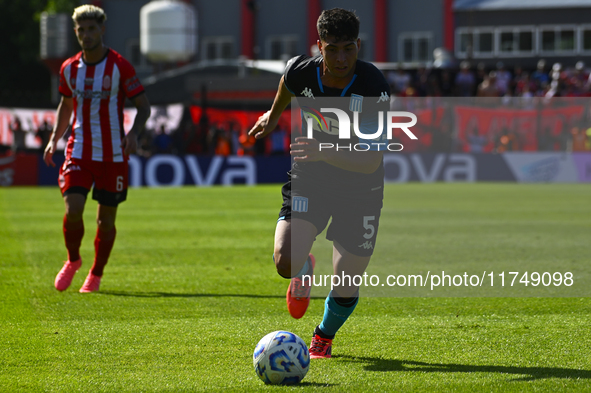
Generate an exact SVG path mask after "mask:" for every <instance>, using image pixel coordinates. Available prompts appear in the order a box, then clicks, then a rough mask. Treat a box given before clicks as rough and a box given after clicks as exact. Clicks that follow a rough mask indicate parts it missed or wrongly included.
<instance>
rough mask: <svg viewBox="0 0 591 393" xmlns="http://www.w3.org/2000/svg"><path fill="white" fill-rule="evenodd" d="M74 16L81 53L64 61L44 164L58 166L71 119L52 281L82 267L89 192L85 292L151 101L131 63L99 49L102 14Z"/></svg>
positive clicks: (104, 257)
mask: <svg viewBox="0 0 591 393" xmlns="http://www.w3.org/2000/svg"><path fill="white" fill-rule="evenodd" d="M72 19H73V20H74V30H75V33H76V38H77V39H78V43H79V44H80V46H81V47H82V51H81V52H79V53H78V54H77V55H75V56H73V57H71V58H69V59H68V60H66V61H65V62H64V63H63V64H62V67H61V70H60V85H59V91H60V93H61V95H62V98H61V102H60V104H59V106H58V109H57V119H56V123H55V126H54V129H53V132H52V135H51V138H50V140H49V143H48V144H47V147H46V148H45V152H44V154H43V160H44V161H45V163H46V164H47V165H51V166H55V163H54V161H53V158H52V157H53V153H54V152H55V150H56V145H57V142H58V140H59V139H60V138H61V137H62V136H63V135H64V133H65V132H66V130H67V129H68V127H69V126H70V118H72V115H73V122H72V124H71V127H72V133H71V135H70V138H69V139H68V143H67V147H66V151H65V156H66V159H65V161H64V164H63V166H62V167H61V168H60V171H59V186H60V189H61V192H62V196H63V199H64V203H65V208H66V214H65V216H64V220H63V232H64V238H65V243H66V249H67V252H68V260H67V261H66V262H65V263H64V266H63V267H62V269H61V270H60V272H59V273H58V275H57V277H56V278H55V287H56V289H57V290H59V291H64V290H66V289H67V288H68V287H69V286H70V284H71V283H72V279H73V278H74V274H75V273H76V272H77V271H78V269H80V266H81V265H82V259H81V258H80V243H81V242H82V237H83V236H84V222H83V220H82V215H83V212H84V206H85V204H86V197H87V195H88V192H89V191H90V189H91V188H93V191H92V198H93V199H94V200H96V201H97V202H98V211H97V224H98V227H97V232H96V237H95V240H94V248H95V255H94V264H93V265H92V267H91V269H90V271H89V273H88V276H87V277H86V280H85V281H84V284H83V285H82V288H80V292H82V293H84V292H96V291H98V290H99V286H100V281H101V278H102V276H103V269H104V268H105V265H106V264H107V261H108V259H109V255H110V253H111V249H112V248H113V243H114V242H115V235H116V229H115V217H116V214H117V206H118V205H119V203H121V202H123V201H125V200H126V198H127V183H128V178H127V177H128V164H127V160H128V157H129V154H131V153H134V152H135V150H136V147H137V136H138V134H139V133H140V131H141V130H142V129H143V128H144V125H145V124H146V121H147V120H148V118H149V117H150V103H149V102H148V99H147V97H146V94H145V93H144V88H143V86H142V85H141V83H140V82H139V80H138V78H137V76H136V74H135V70H134V68H133V66H132V65H131V64H130V63H129V62H128V61H127V60H125V59H124V58H123V57H122V56H121V55H120V54H118V53H117V52H115V51H114V50H112V49H110V48H108V47H106V46H105V45H104V44H103V35H104V33H105V24H104V22H105V20H106V19H107V16H106V14H105V12H104V11H103V10H102V9H101V8H99V7H96V6H93V5H83V6H80V7H77V8H76V9H75V10H74V14H73V15H72ZM126 98H127V99H129V100H131V102H132V103H133V104H134V105H135V107H136V108H137V115H136V117H135V119H134V122H133V126H132V128H131V130H130V132H129V133H127V134H125V131H124V129H123V105H124V103H125V99H126Z"/></svg>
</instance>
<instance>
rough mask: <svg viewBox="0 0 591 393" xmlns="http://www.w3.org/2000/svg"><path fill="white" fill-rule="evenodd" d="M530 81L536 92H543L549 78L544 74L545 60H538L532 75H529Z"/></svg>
mask: <svg viewBox="0 0 591 393" xmlns="http://www.w3.org/2000/svg"><path fill="white" fill-rule="evenodd" d="M531 78H532V81H533V82H534V84H535V86H536V90H544V89H545V88H546V86H547V85H548V84H549V83H550V78H549V77H548V73H547V72H546V60H544V59H540V60H539V61H538V65H537V68H536V70H535V71H534V73H533V74H532V75H531Z"/></svg>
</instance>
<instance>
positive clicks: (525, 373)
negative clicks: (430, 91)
mask: <svg viewBox="0 0 591 393" xmlns="http://www.w3.org/2000/svg"><path fill="white" fill-rule="evenodd" d="M333 358H335V359H342V360H344V361H347V362H355V363H362V364H364V369H365V370H366V371H382V372H384V371H406V372H409V371H418V372H421V373H428V372H433V373H435V372H438V373H441V372H443V373H499V374H509V375H515V376H520V377H517V378H514V379H512V380H511V381H535V380H539V379H547V378H565V379H591V370H578V369H572V368H560V367H513V366H492V365H483V366H479V365H468V364H455V363H426V362H416V361H412V360H397V359H382V358H372V357H356V356H349V355H334V356H333Z"/></svg>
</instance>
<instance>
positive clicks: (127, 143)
mask: <svg viewBox="0 0 591 393" xmlns="http://www.w3.org/2000/svg"><path fill="white" fill-rule="evenodd" d="M121 148H122V149H123V154H125V155H126V156H128V155H130V154H133V153H135V152H136V151H137V136H136V134H135V132H133V131H130V132H128V133H127V134H126V135H125V137H124V138H123V140H122V141H121Z"/></svg>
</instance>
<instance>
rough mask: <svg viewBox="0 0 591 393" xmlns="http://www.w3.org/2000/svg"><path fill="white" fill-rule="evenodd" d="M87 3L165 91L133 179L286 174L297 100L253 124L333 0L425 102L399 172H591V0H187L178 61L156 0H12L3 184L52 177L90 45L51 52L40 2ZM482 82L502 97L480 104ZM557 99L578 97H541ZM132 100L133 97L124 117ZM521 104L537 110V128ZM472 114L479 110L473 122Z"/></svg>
mask: <svg viewBox="0 0 591 393" xmlns="http://www.w3.org/2000/svg"><path fill="white" fill-rule="evenodd" d="M83 3H92V4H96V5H99V6H101V7H103V8H104V9H105V11H106V13H107V15H108V21H107V32H106V34H105V39H104V40H105V43H106V44H107V45H108V46H110V47H112V48H113V49H115V50H116V51H118V52H119V53H121V54H123V55H124V56H125V57H126V58H128V59H129V60H130V61H131V62H132V64H133V65H134V66H135V68H136V70H137V72H138V75H139V76H140V78H141V80H142V82H143V83H144V86H145V87H146V90H147V93H148V97H149V99H150V101H151V103H152V104H153V105H154V108H153V111H152V118H151V119H150V121H149V123H148V127H147V130H146V132H145V133H144V135H143V136H142V138H141V140H140V145H141V148H140V151H139V152H138V155H137V156H136V157H133V158H132V165H131V168H130V170H131V184H132V185H134V186H141V185H148V186H167V185H182V184H196V185H210V184H233V183H247V184H258V183H277V182H282V181H283V180H284V174H285V172H286V171H287V169H288V168H289V165H290V160H289V155H288V145H289V140H290V134H291V128H293V127H292V125H291V124H290V122H289V115H288V114H287V113H286V114H285V117H284V119H283V120H282V122H281V123H280V125H279V129H278V130H277V131H276V132H275V133H274V134H273V136H272V137H271V138H267V139H265V140H261V141H254V140H253V139H252V138H248V137H247V136H246V135H245V134H246V131H247V130H248V129H249V127H250V126H251V125H252V124H253V123H254V121H255V119H256V118H257V117H258V116H259V115H260V114H261V113H262V111H264V110H266V109H267V108H268V107H269V106H270V104H271V102H272V99H273V96H274V93H275V89H276V86H277V84H278V81H279V78H280V76H281V72H282V69H283V67H284V64H285V61H286V60H287V59H289V58H290V57H291V56H294V55H296V54H299V53H308V54H310V53H311V51H312V49H313V46H314V43H315V41H316V39H317V37H316V36H317V34H316V30H315V21H316V18H317V15H318V13H319V12H320V10H321V9H324V8H332V7H336V6H339V7H343V8H349V9H355V10H356V12H357V14H358V15H359V16H360V18H361V21H362V23H361V26H362V28H361V32H360V37H361V39H362V47H361V52H360V57H361V58H362V59H364V60H368V61H372V62H374V63H376V64H377V65H378V67H379V68H380V69H381V70H382V71H383V72H384V74H385V75H386V77H387V79H388V81H389V82H390V83H391V86H392V92H393V94H392V98H393V105H394V103H395V102H396V99H397V98H400V99H402V103H403V105H406V106H407V107H409V106H411V107H413V108H418V109H417V111H418V112H417V114H418V115H419V117H420V118H422V119H423V120H422V121H421V122H420V124H419V125H424V124H426V125H427V126H428V127H426V128H425V127H423V129H417V130H416V131H417V133H418V134H419V135H420V137H419V141H418V142H416V143H408V144H405V149H404V151H403V153H401V154H400V153H398V154H390V155H387V156H386V179H387V180H388V181H394V182H405V181H423V182H425V181H518V182H538V181H543V182H589V181H590V180H591V158H589V151H590V150H591V144H590V140H591V116H590V113H591V112H590V110H589V102H590V100H589V98H588V97H589V96H590V95H591V82H590V80H589V68H588V66H587V64H589V65H591V25H589V24H588V23H587V22H588V20H589V19H588V15H590V13H591V5H589V3H588V2H586V1H584V0H571V1H569V2H568V3H564V2H562V1H558V0H556V1H545V2H543V3H540V2H537V1H533V0H527V1H520V2H518V3H516V2H510V1H503V0H479V1H467V0H456V1H452V0H420V1H418V2H417V1H413V2H412V3H411V2H409V1H400V0H398V1H394V0H373V1H366V2H361V3H360V2H354V1H349V0H344V1H336V0H305V1H304V0H301V1H295V2H294V1H292V2H289V1H272V0H257V1H252V0H224V1H217V2H210V1H204V0H200V1H199V0H195V1H190V0H187V1H185V3H187V4H188V5H190V6H191V7H193V9H194V11H195V13H196V21H197V31H196V37H195V38H196V40H195V42H196V44H195V54H194V55H192V56H191V58H190V59H189V60H187V61H181V62H179V61H176V62H162V61H151V60H150V59H148V58H147V57H146V56H144V55H143V54H142V53H141V51H140V18H139V14H140V9H141V7H142V6H144V5H146V4H147V3H149V1H146V0H126V1H115V0H102V1H91V2H83V1H82V2H80V1H76V0H52V1H41V0H39V1H12V2H9V1H1V2H0V5H1V7H2V9H3V10H4V11H6V12H3V13H2V14H3V16H2V23H1V25H2V29H4V31H5V32H6V34H4V36H5V37H9V38H7V39H6V40H5V41H4V42H3V45H2V46H1V49H0V51H2V53H1V54H0V55H1V57H2V58H3V59H5V60H4V62H3V70H5V71H4V72H3V73H2V75H1V76H0V83H1V85H0V184H1V185H3V186H9V185H53V184H55V179H56V176H57V172H56V170H55V169H53V168H51V169H50V168H46V167H45V166H44V165H43V163H42V160H41V159H40V157H41V152H42V149H43V147H44V146H45V143H46V141H47V138H48V137H49V133H50V129H51V126H52V125H53V121H54V118H55V107H56V104H57V100H58V97H57V92H56V91H55V87H54V86H55V78H56V76H55V72H56V67H57V66H58V65H59V64H60V63H61V61H63V60H64V58H65V57H68V56H70V55H72V54H74V53H75V52H76V51H77V50H78V46H77V43H76V42H75V38H74V35H73V34H71V31H70V30H68V33H69V35H68V37H69V38H68V40H67V42H66V45H65V50H64V52H63V56H62V58H44V59H42V58H41V57H42V56H41V51H40V48H41V47H42V46H43V40H44V38H43V35H42V34H41V30H40V26H41V23H40V22H41V19H42V17H41V15H42V14H41V13H42V12H48V13H49V14H54V13H60V12H63V13H65V14H66V16H67V18H66V21H68V23H69V15H70V13H71V9H72V8H73V7H74V6H76V5H78V4H83ZM17 8H18V10H19V12H18V13H16V12H11V11H15V10H16V9H17ZM228 10H232V11H231V12H229V11H228ZM277 14H285V15H289V16H290V17H289V18H276V17H274V16H275V15H277ZM8 15H15V16H13V17H8ZM16 15H18V16H16ZM69 27H71V26H68V29H69ZM6 59H10V60H9V61H8V60H6ZM452 97H464V98H467V97H476V100H474V101H470V102H468V103H467V104H465V105H463V106H462V107H461V108H460V109H459V112H458V109H457V108H456V109H455V111H453V113H452V116H453V119H452V120H451V121H450V122H449V126H448V127H445V126H444V124H443V122H442V121H441V119H442V118H445V117H446V112H445V110H444V109H443V108H444V106H445V105H444V104H445V103H446V102H450V100H451V101H452V102H453V100H454V98H452ZM478 97H497V101H496V103H495V104H494V105H493V108H490V107H486V108H483V106H482V104H480V103H482V102H483V101H482V100H479V98H478ZM549 98H552V100H565V101H559V102H561V105H558V106H559V107H560V109H556V111H555V112H553V113H549V112H548V111H545V112H544V108H545V107H544V102H545V101H544V100H545V99H549ZM398 103H400V100H399V101H398ZM485 106H486V105H485ZM491 111H492V112H491ZM448 112H449V111H448ZM133 115H134V113H133V110H132V109H131V108H130V109H128V110H126V125H127V126H129V125H130V122H131V119H132V118H133ZM523 118H529V119H530V121H529V122H530V123H533V125H532V124H529V125H526V126H525V127H524V126H523V124H524V121H523ZM495 119H496V120H495ZM498 119H501V120H498ZM495 121H498V123H499V124H496V123H495V124H492V125H491V122H493V123H494V122H495ZM470 122H476V123H477V124H478V126H477V127H476V128H477V132H476V133H474V134H472V132H473V129H471V128H470V127H469V126H468V124H469V123H470ZM549 124H550V125H549ZM542 125H543V126H542ZM417 128H420V127H417ZM61 146H63V142H62V144H61Z"/></svg>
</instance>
